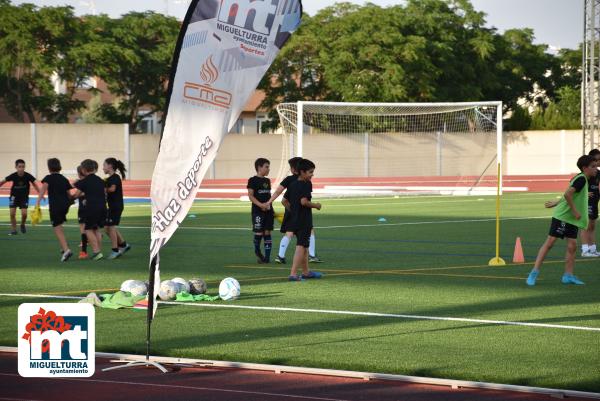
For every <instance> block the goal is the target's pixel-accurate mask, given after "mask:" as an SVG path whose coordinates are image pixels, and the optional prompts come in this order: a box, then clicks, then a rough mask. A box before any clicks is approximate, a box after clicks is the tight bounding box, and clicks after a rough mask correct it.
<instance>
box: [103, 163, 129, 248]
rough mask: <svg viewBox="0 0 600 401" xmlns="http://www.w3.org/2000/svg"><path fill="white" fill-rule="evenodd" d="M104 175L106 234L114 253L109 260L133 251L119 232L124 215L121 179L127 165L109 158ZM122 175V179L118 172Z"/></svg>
mask: <svg viewBox="0 0 600 401" xmlns="http://www.w3.org/2000/svg"><path fill="white" fill-rule="evenodd" d="M102 170H103V171H104V174H108V178H107V179H106V202H107V203H108V213H107V215H106V223H105V225H106V233H107V234H108V237H109V238H110V241H111V246H112V253H111V254H110V256H109V257H108V259H116V258H118V257H119V256H121V255H122V254H124V253H125V252H127V251H128V250H130V249H131V245H129V244H128V243H127V242H126V241H125V239H124V238H123V236H122V235H121V233H120V232H119V228H118V226H119V224H120V222H121V214H123V208H124V204H123V183H122V181H121V177H123V179H125V172H126V170H125V165H124V164H123V162H122V161H121V160H117V159H115V158H114V157H109V158H108V159H106V160H105V161H104V165H103V166H102ZM117 170H118V171H119V173H121V177H119V174H117V173H116V171H117Z"/></svg>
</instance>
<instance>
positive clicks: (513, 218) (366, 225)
mask: <svg viewBox="0 0 600 401" xmlns="http://www.w3.org/2000/svg"><path fill="white" fill-rule="evenodd" d="M549 218H550V217H548V216H538V217H506V218H503V219H500V220H501V221H510V220H536V219H549ZM490 221H496V219H493V218H489V219H465V220H440V221H408V222H404V223H379V224H353V225H345V226H315V227H314V228H316V229H319V230H327V229H335V228H360V227H397V226H415V225H416V226H418V225H425V224H459V223H485V222H490ZM9 225H10V224H9V223H0V226H9ZM38 227H51V225H50V224H38ZM63 227H71V228H73V227H75V228H79V225H74V224H63ZM119 229H125V230H127V229H129V230H149V229H150V226H119ZM178 230H196V231H203V230H207V231H211V230H214V231H226V230H231V231H250V230H251V228H248V227H179V228H178Z"/></svg>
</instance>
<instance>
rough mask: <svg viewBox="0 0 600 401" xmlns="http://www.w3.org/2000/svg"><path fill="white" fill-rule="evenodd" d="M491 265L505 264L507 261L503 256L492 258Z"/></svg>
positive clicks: (489, 263)
mask: <svg viewBox="0 0 600 401" xmlns="http://www.w3.org/2000/svg"><path fill="white" fill-rule="evenodd" d="M488 265H489V266H505V265H506V262H505V261H504V259H502V258H491V259H490V261H489V262H488Z"/></svg>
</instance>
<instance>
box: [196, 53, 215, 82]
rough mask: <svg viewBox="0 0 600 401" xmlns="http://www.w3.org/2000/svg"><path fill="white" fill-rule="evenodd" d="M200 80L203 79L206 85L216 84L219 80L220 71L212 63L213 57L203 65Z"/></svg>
mask: <svg viewBox="0 0 600 401" xmlns="http://www.w3.org/2000/svg"><path fill="white" fill-rule="evenodd" d="M200 78H202V80H203V81H204V83H206V84H207V85H212V84H214V83H215V81H216V80H217V79H218V78H219V70H218V69H217V67H215V64H214V63H213V61H212V56H210V57H209V58H208V60H206V61H205V62H204V64H202V70H201V71H200Z"/></svg>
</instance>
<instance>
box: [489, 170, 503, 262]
mask: <svg viewBox="0 0 600 401" xmlns="http://www.w3.org/2000/svg"><path fill="white" fill-rule="evenodd" d="M500 167H501V165H500V162H498V176H497V177H498V178H497V180H498V185H497V189H496V257H495V258H491V259H490V261H489V263H488V264H489V265H490V266H504V265H505V264H506V262H505V261H504V259H502V258H501V257H500V174H502V172H501V171H500Z"/></svg>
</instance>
